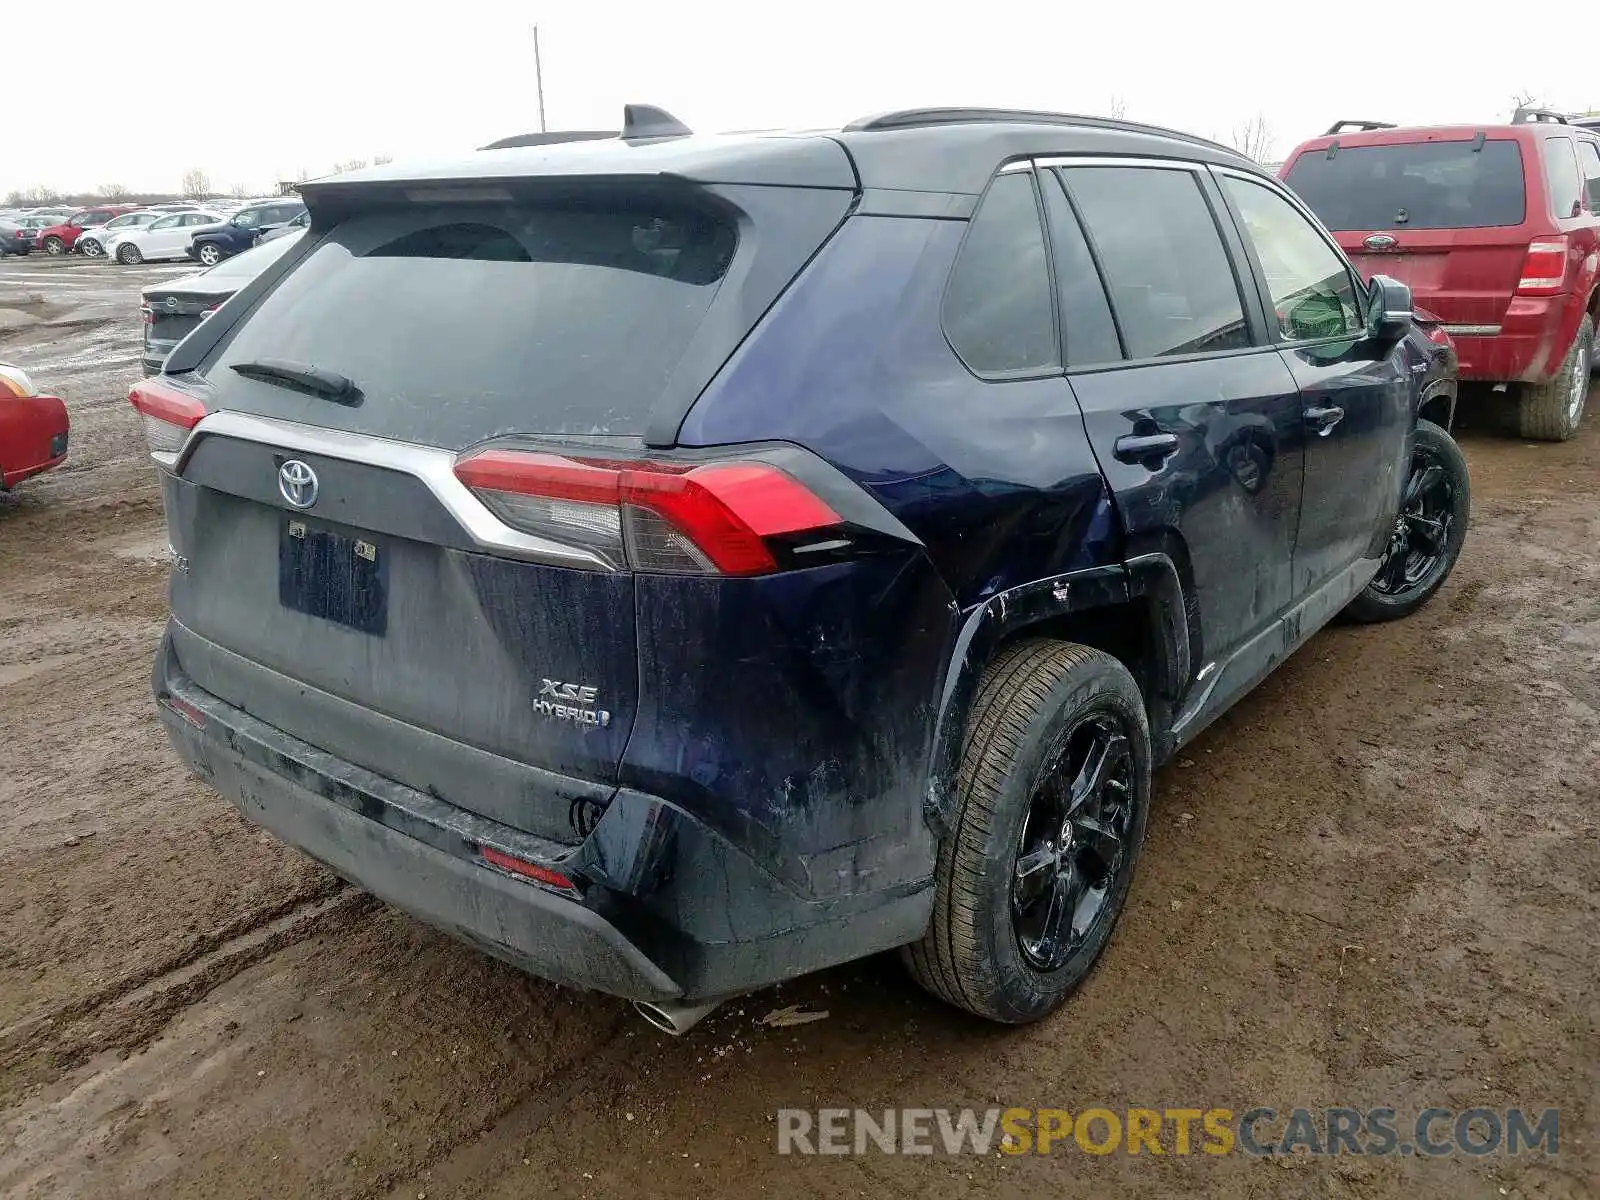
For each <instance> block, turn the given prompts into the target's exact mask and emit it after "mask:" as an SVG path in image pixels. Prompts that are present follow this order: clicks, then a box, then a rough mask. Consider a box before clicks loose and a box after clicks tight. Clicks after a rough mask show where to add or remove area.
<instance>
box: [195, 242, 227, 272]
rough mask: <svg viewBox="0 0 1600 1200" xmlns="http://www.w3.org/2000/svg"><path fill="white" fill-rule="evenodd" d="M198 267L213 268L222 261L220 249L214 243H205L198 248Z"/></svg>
mask: <svg viewBox="0 0 1600 1200" xmlns="http://www.w3.org/2000/svg"><path fill="white" fill-rule="evenodd" d="M199 255H200V265H201V266H204V267H214V266H216V265H217V264H218V263H219V262H221V261H222V247H221V246H219V245H217V244H216V243H215V242H206V243H205V244H204V245H202V246H201V247H200V250H199Z"/></svg>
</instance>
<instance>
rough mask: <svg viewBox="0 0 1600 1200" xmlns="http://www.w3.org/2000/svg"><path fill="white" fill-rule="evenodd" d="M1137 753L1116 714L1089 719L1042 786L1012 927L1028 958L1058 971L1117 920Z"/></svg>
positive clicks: (1026, 829) (1026, 827)
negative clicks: (1107, 922) (1104, 925)
mask: <svg viewBox="0 0 1600 1200" xmlns="http://www.w3.org/2000/svg"><path fill="white" fill-rule="evenodd" d="M1133 771H1134V763H1133V752H1132V748H1131V745H1130V743H1129V740H1128V731H1127V730H1125V729H1123V727H1122V723H1121V718H1120V717H1119V716H1118V715H1117V714H1116V713H1114V712H1109V711H1102V712H1095V713H1090V714H1088V715H1086V716H1084V717H1083V718H1081V719H1080V720H1079V721H1078V723H1077V725H1075V726H1074V727H1073V728H1072V730H1071V731H1070V732H1069V733H1068V734H1067V735H1066V737H1065V739H1064V740H1063V753H1062V758H1061V762H1060V763H1059V765H1058V766H1057V767H1056V768H1055V769H1054V770H1053V771H1051V772H1050V773H1049V774H1048V775H1047V776H1046V777H1045V778H1044V779H1043V780H1041V781H1040V784H1039V786H1038V788H1037V789H1036V790H1035V792H1034V794H1033V798H1032V802H1031V803H1030V805H1029V809H1028V816H1027V819H1026V821H1024V823H1023V827H1022V837H1021V839H1020V841H1019V844H1018V846H1017V854H1016V861H1015V866H1014V871H1013V882H1012V887H1011V920H1012V925H1013V927H1014V928H1015V930H1016V935H1017V945H1018V947H1019V948H1020V949H1021V950H1022V954H1023V957H1024V958H1026V959H1027V960H1028V962H1029V963H1030V964H1031V965H1032V966H1034V967H1035V968H1037V969H1038V970H1041V971H1055V970H1058V969H1060V968H1061V967H1062V966H1064V965H1065V964H1066V962H1067V960H1068V959H1070V958H1071V957H1072V956H1073V954H1074V953H1076V952H1077V951H1078V949H1079V948H1081V947H1082V946H1083V945H1085V944H1086V943H1087V942H1088V941H1090V940H1091V939H1093V938H1095V937H1096V936H1097V935H1098V934H1099V932H1100V930H1099V925H1100V923H1101V922H1103V921H1104V920H1106V919H1107V918H1108V917H1109V916H1111V915H1112V912H1113V905H1112V904H1111V902H1110V901H1111V897H1112V895H1113V892H1114V890H1115V885H1116V883H1117V881H1118V879H1119V877H1120V875H1121V873H1122V870H1123V868H1124V866H1125V865H1126V864H1127V862H1128V859H1129V840H1130V833H1129V831H1130V827H1131V824H1132V814H1133V805H1132V800H1133Z"/></svg>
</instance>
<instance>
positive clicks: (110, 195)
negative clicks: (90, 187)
mask: <svg viewBox="0 0 1600 1200" xmlns="http://www.w3.org/2000/svg"><path fill="white" fill-rule="evenodd" d="M95 191H97V192H98V193H99V194H100V196H101V198H102V199H105V200H110V201H112V202H113V203H115V202H116V201H118V200H126V199H127V198H128V197H129V196H131V195H133V193H132V192H130V191H129V190H128V189H127V188H126V187H125V186H124V185H122V184H120V183H102V184H101V185H100V186H99V187H97V188H96V189H95Z"/></svg>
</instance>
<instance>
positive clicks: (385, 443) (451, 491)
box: [171, 412, 616, 572]
mask: <svg viewBox="0 0 1600 1200" xmlns="http://www.w3.org/2000/svg"><path fill="white" fill-rule="evenodd" d="M205 437H226V438H234V439H236V440H238V441H242V442H257V443H260V444H261V445H265V446H276V447H278V448H280V449H283V450H292V451H296V452H298V453H301V454H319V455H322V456H323V457H324V458H336V459H341V460H343V461H345V462H352V463H359V464H361V465H362V466H367V467H377V468H379V469H381V470H386V471H398V472H399V473H401V474H403V475H410V476H413V477H414V478H416V479H419V480H421V481H422V483H423V484H424V485H426V487H427V488H428V490H429V491H430V492H432V493H433V495H434V498H435V499H436V500H438V501H439V503H440V504H442V505H443V506H444V508H445V510H446V511H447V512H448V513H449V514H450V515H451V516H452V517H454V518H455V519H456V521H457V523H458V524H460V526H461V528H462V529H463V530H465V531H466V534H467V536H468V538H470V539H471V540H472V542H473V544H474V545H476V546H478V547H480V548H481V549H483V550H485V551H488V552H490V553H493V554H499V555H504V556H506V557H509V558H520V559H525V560H526V561H528V562H541V563H549V564H551V565H553V566H558V567H581V568H583V569H585V570H590V571H607V572H615V571H616V568H615V567H614V566H612V565H611V564H610V563H609V562H607V561H606V560H605V559H604V558H603V557H601V556H600V555H599V554H596V553H595V552H594V551H592V550H585V549H583V548H581V547H578V546H568V545H566V544H564V543H562V542H557V541H552V540H551V539H549V538H542V537H538V536H536V535H535V534H531V533H522V532H520V531H519V530H516V529H513V528H511V526H509V525H507V524H506V523H505V522H503V521H501V520H500V518H499V517H497V516H495V515H494V514H493V513H492V512H490V511H489V510H488V509H487V508H485V507H484V505H483V502H482V501H481V500H479V499H478V498H477V497H476V496H474V495H473V494H472V489H471V488H469V487H467V485H466V484H464V483H462V482H461V481H460V480H459V479H457V478H456V475H455V465H456V459H457V456H456V455H455V454H453V453H451V452H450V451H449V450H440V449H437V448H435V447H433V446H418V445H415V444H414V443H411V442H396V441H391V440H389V439H388V438H380V437H372V436H369V435H367V434H356V433H345V432H343V431H342V430H338V429H323V428H321V427H319V426H316V425H301V424H298V423H296V422H293V421H280V420H277V419H276V418H273V417H256V416H250V415H249V414H247V413H238V412H214V413H210V414H209V415H207V416H206V417H205V418H204V419H202V420H201V422H200V423H199V424H198V425H196V426H195V427H194V430H193V431H192V432H191V433H190V434H189V439H188V441H186V442H184V444H183V450H182V452H181V453H180V454H179V455H178V458H177V461H176V462H175V463H174V464H173V465H172V468H171V469H172V471H173V472H174V473H175V474H177V475H180V476H181V475H182V474H183V469H184V467H185V466H186V465H187V464H188V461H189V459H190V457H192V456H193V454H194V449H195V447H196V446H197V445H198V444H199V443H200V441H201V439H202V438H205Z"/></svg>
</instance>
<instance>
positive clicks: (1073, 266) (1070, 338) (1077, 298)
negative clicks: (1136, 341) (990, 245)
mask: <svg viewBox="0 0 1600 1200" xmlns="http://www.w3.org/2000/svg"><path fill="white" fill-rule="evenodd" d="M1048 175H1049V178H1048V179H1044V178H1041V179H1040V181H1039V182H1040V185H1041V186H1042V187H1043V188H1044V209H1045V214H1046V215H1047V216H1048V217H1049V219H1050V243H1051V246H1052V247H1053V248H1054V250H1055V264H1056V294H1057V295H1058V296H1060V297H1061V323H1062V325H1063V327H1064V328H1065V331H1066V335H1067V362H1068V364H1069V365H1071V366H1074V367H1083V366H1090V365H1093V364H1096V363H1108V362H1116V361H1117V360H1118V359H1120V358H1121V357H1122V346H1121V344H1120V343H1119V342H1118V341H1117V326H1116V323H1115V322H1114V321H1113V320H1112V319H1111V304H1110V302H1109V301H1108V300H1107V299H1106V289H1105V285H1104V284H1103V283H1102V282H1101V280H1100V270H1099V268H1098V267H1096V266H1095V263H1094V257H1093V256H1092V255H1091V254H1090V253H1089V243H1088V242H1087V241H1085V240H1084V237H1083V227H1082V226H1080V225H1079V224H1078V217H1077V214H1075V213H1074V212H1073V211H1072V208H1071V207H1070V206H1069V205H1068V203H1067V194H1066V192H1065V191H1063V190H1062V186H1061V177H1060V176H1059V175H1057V174H1056V173H1055V172H1054V171H1051V172H1049V173H1048Z"/></svg>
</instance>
